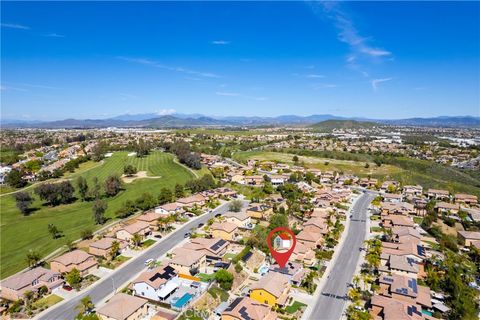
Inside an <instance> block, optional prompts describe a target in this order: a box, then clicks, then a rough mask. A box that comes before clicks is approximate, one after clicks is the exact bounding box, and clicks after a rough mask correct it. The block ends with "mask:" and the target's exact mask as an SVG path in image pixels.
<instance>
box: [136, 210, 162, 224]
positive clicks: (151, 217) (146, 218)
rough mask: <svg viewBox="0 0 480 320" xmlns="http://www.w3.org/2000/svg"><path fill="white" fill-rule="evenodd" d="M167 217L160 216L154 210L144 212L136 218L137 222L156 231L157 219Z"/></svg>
mask: <svg viewBox="0 0 480 320" xmlns="http://www.w3.org/2000/svg"><path fill="white" fill-rule="evenodd" d="M166 216H168V215H165V214H161V213H160V212H156V211H155V210H150V211H148V212H145V213H144V214H142V215H140V216H138V217H137V221H143V222H146V223H148V224H149V225H150V227H151V229H156V228H157V225H158V223H157V222H158V219H160V218H164V217H166Z"/></svg>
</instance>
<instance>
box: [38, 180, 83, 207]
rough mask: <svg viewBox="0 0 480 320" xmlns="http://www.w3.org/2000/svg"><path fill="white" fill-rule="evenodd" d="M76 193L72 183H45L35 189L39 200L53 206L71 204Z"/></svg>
mask: <svg viewBox="0 0 480 320" xmlns="http://www.w3.org/2000/svg"><path fill="white" fill-rule="evenodd" d="M74 192H75V189H74V188H73V186H72V184H71V183H70V181H63V182H60V183H44V184H41V185H39V186H38V187H36V188H35V193H36V194H37V195H38V196H39V198H40V199H42V200H44V201H47V202H48V203H49V204H50V205H52V206H57V205H59V204H64V203H69V202H71V201H72V199H73V193H74Z"/></svg>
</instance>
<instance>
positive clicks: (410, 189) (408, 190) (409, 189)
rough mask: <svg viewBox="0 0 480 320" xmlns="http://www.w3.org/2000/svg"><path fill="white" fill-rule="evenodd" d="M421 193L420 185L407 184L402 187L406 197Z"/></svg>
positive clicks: (418, 195) (416, 195) (417, 195)
mask: <svg viewBox="0 0 480 320" xmlns="http://www.w3.org/2000/svg"><path fill="white" fill-rule="evenodd" d="M422 193H423V187H422V186H421V185H414V186H413V185H408V186H404V187H403V194H404V195H405V196H406V197H420V196H421V195H422Z"/></svg>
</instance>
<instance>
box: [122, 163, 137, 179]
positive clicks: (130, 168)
mask: <svg viewBox="0 0 480 320" xmlns="http://www.w3.org/2000/svg"><path fill="white" fill-rule="evenodd" d="M123 173H124V174H125V175H126V176H127V177H130V176H133V175H134V174H136V173H137V168H135V167H134V166H132V165H131V164H127V165H126V166H124V167H123Z"/></svg>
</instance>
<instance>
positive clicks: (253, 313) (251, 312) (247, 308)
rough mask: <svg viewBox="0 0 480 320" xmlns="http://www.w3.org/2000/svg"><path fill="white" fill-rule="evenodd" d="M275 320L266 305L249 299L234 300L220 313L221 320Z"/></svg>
mask: <svg viewBox="0 0 480 320" xmlns="http://www.w3.org/2000/svg"><path fill="white" fill-rule="evenodd" d="M247 319H248V320H276V319H278V318H277V315H276V313H275V312H273V311H272V310H271V308H270V306H269V305H268V304H263V303H259V302H258V301H256V300H254V299H250V298H249V297H241V298H235V300H233V301H232V303H231V304H230V305H229V306H228V307H227V309H226V310H225V311H224V312H223V313H222V316H221V320H247Z"/></svg>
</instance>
